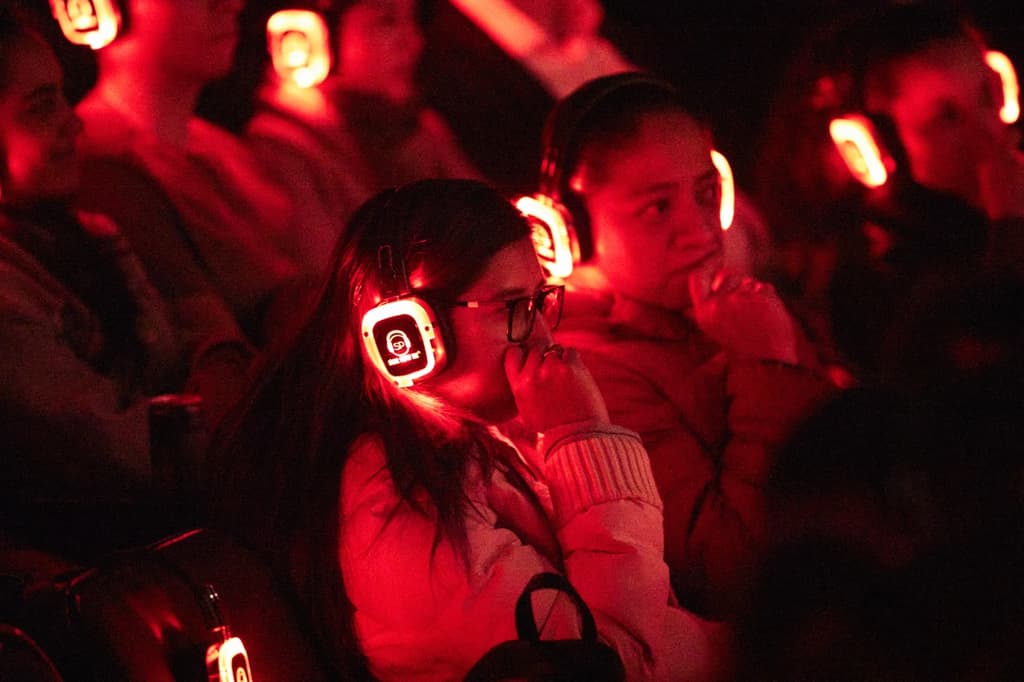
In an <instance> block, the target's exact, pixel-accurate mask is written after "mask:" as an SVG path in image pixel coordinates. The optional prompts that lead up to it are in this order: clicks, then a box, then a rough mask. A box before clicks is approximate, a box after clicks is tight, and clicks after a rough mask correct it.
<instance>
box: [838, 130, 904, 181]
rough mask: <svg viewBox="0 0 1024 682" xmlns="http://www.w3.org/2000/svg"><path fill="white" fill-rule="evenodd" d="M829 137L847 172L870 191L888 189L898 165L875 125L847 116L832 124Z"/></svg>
mask: <svg viewBox="0 0 1024 682" xmlns="http://www.w3.org/2000/svg"><path fill="white" fill-rule="evenodd" d="M829 135H830V136H831V137H832V142H833V144H834V145H835V148H836V151H837V152H839V156H840V157H841V158H842V159H843V162H844V163H845V164H846V167H847V169H849V171H850V173H851V174H852V175H853V177H854V178H856V179H857V180H858V181H859V182H860V183H861V184H863V185H864V186H865V187H867V188H869V189H875V188H878V187H881V186H883V185H885V184H886V183H887V182H888V181H889V176H890V174H891V173H892V172H893V171H894V170H896V162H895V160H894V159H893V157H892V155H891V154H890V152H889V150H888V147H887V146H886V145H885V143H884V142H883V138H882V136H881V135H880V134H879V130H878V128H877V127H876V126H875V123H874V121H873V120H872V119H871V118H870V117H868V116H865V115H863V114H857V113H853V114H847V115H845V116H839V117H836V118H833V119H832V120H831V121H830V122H829Z"/></svg>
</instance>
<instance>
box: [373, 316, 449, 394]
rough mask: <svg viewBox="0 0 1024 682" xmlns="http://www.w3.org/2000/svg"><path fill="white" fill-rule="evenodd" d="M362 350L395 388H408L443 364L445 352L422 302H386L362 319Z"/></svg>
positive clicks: (436, 370) (432, 373)
mask: <svg viewBox="0 0 1024 682" xmlns="http://www.w3.org/2000/svg"><path fill="white" fill-rule="evenodd" d="M362 335H363V347H364V349H365V350H366V355H367V356H368V357H369V359H370V362H371V363H373V366H374V367H376V368H377V370H378V371H379V372H380V373H381V374H382V375H384V377H386V378H387V379H389V380H390V381H392V382H393V383H394V384H395V385H396V386H399V387H403V388H408V387H409V386H412V385H413V384H414V383H415V382H417V381H423V380H424V379H426V378H428V377H431V376H433V375H434V374H436V373H437V372H439V371H440V370H441V369H442V368H443V367H444V364H445V357H446V353H445V348H444V343H443V341H442V339H441V336H440V333H439V332H438V330H437V324H436V322H435V317H434V314H433V311H432V310H431V309H430V307H429V306H428V305H427V304H426V303H425V302H424V301H422V300H421V299H419V298H416V297H412V296H410V297H405V298H398V299H393V300H390V301H385V302H383V303H381V304H380V305H378V306H376V307H375V308H372V309H370V310H369V311H368V312H367V313H366V314H365V315H364V316H363V324H362Z"/></svg>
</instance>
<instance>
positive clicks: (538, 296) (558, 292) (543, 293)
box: [448, 284, 565, 343]
mask: <svg viewBox="0 0 1024 682" xmlns="http://www.w3.org/2000/svg"><path fill="white" fill-rule="evenodd" d="M552 293H554V294H555V299H554V300H555V305H556V306H557V309H558V314H557V315H556V316H555V319H554V322H549V324H550V325H551V329H552V330H554V329H557V328H558V325H559V323H560V322H561V321H562V308H563V307H564V305H565V285H564V284H545V285H544V286H542V287H540V288H538V289H537V291H535V292H534V293H533V294H531V295H530V296H518V297H516V298H509V299H505V300H502V301H448V304H449V305H454V306H459V307H462V308H471V309H477V308H485V307H486V308H492V307H502V306H503V307H505V308H507V309H508V326H507V327H506V328H505V336H506V338H507V339H508V340H509V343H522V342H523V341H526V339H528V338H530V334H532V333H533V324H534V322H536V321H537V314H538V313H539V312H540V311H541V310H542V309H543V307H544V301H545V300H546V299H547V298H548V296H550V295H551V294H552ZM524 302H527V303H530V304H531V305H530V307H529V308H527V313H528V314H529V316H530V317H529V319H528V322H527V324H526V332H525V333H524V334H523V335H522V338H513V336H512V324H513V321H514V319H515V318H514V316H515V310H516V306H519V305H522V304H523V303H524Z"/></svg>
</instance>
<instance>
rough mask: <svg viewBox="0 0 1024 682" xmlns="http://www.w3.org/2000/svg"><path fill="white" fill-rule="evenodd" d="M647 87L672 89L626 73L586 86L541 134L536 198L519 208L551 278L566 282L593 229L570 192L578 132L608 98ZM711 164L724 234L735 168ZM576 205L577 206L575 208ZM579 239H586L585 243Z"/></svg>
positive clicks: (715, 156) (716, 156) (717, 160)
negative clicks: (570, 170) (719, 190)
mask: <svg viewBox="0 0 1024 682" xmlns="http://www.w3.org/2000/svg"><path fill="white" fill-rule="evenodd" d="M632 87H649V88H655V89H657V90H660V91H662V92H665V93H667V94H670V95H675V94H676V90H675V88H674V87H672V85H670V84H669V83H666V82H665V81H662V80H659V79H657V78H655V77H653V76H650V75H647V74H644V73H638V72H630V73H622V74H617V75H613V76H605V77H602V78H598V79H596V80H593V81H591V82H590V83H588V84H585V85H583V86H582V87H581V88H580V89H578V90H577V91H576V92H574V93H573V94H571V95H569V97H567V98H566V99H564V100H562V101H561V102H560V103H559V104H558V105H557V106H556V107H555V108H554V110H553V111H552V112H551V114H550V115H549V116H548V120H547V123H546V124H545V126H544V134H543V149H544V151H543V156H542V159H541V166H540V183H539V185H540V186H539V191H538V193H537V194H535V195H533V196H523V197H519V198H518V199H517V200H516V201H515V205H516V207H517V208H518V209H519V210H520V211H521V212H522V213H523V214H524V215H526V217H527V218H528V219H529V220H530V224H531V225H532V227H533V232H532V236H533V243H534V248H535V250H536V251H537V258H538V259H539V260H540V262H541V265H542V266H544V269H545V270H546V271H547V272H548V274H549V275H551V276H552V277H568V276H569V275H570V274H571V273H572V271H573V267H574V266H575V265H576V264H578V263H580V262H582V261H584V260H587V259H588V258H589V257H590V255H591V254H590V253H589V250H590V248H591V245H590V242H589V225H588V223H587V216H586V212H585V210H584V209H583V207H582V206H580V205H578V204H579V201H578V200H577V199H575V197H573V196H572V195H571V192H570V191H569V187H568V182H569V178H567V177H565V173H566V166H567V165H568V164H571V163H573V162H574V159H573V158H572V157H574V156H575V155H576V153H577V152H578V150H577V149H576V148H575V147H576V144H577V141H576V140H575V135H574V133H575V131H576V129H578V128H579V127H580V125H581V124H582V123H583V122H584V120H585V119H586V118H587V117H588V116H589V115H590V114H591V113H593V112H594V111H595V110H596V109H597V107H599V106H600V105H601V104H602V103H603V102H604V101H605V100H606V99H607V98H608V97H609V96H610V95H612V94H613V93H617V92H618V91H620V90H622V89H625V88H632ZM711 160H712V163H713V164H714V166H715V169H716V170H717V171H718V174H719V177H720V178H721V185H722V200H721V206H720V210H719V216H720V219H721V224H722V229H723V230H727V229H729V226H730V225H731V224H732V219H733V215H734V211H735V208H734V207H735V188H734V184H733V176H732V169H731V168H730V166H729V162H728V161H727V160H726V158H725V156H724V155H722V154H721V153H719V152H717V151H715V150H712V152H711ZM574 201H575V204H576V205H573V202H574ZM581 238H583V239H586V241H585V242H584V243H582V244H581Z"/></svg>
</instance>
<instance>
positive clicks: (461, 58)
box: [21, 0, 1024, 191]
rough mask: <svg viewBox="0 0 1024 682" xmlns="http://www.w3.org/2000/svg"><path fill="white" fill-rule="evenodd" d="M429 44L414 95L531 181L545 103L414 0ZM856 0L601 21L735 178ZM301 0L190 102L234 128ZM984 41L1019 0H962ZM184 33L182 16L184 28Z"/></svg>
mask: <svg viewBox="0 0 1024 682" xmlns="http://www.w3.org/2000/svg"><path fill="white" fill-rule="evenodd" d="M422 1H423V2H424V15H425V18H426V28H425V33H426V37H427V48H426V50H425V53H424V56H423V63H422V73H421V86H422V93H423V97H424V99H425V100H426V101H427V102H428V103H429V104H431V105H432V106H434V107H435V108H436V109H438V110H439V111H440V112H441V113H442V114H444V115H445V117H446V118H447V119H448V121H449V123H450V124H451V126H452V128H453V129H454V130H455V133H456V134H457V136H458V137H459V139H460V141H461V142H462V144H463V146H464V147H465V149H466V151H467V152H468V153H469V155H470V156H471V157H472V158H473V160H474V161H476V163H477V165H478V166H479V167H480V168H481V169H482V170H483V171H484V172H485V174H487V175H488V176H490V177H491V178H492V179H493V180H495V181H496V182H497V183H498V184H499V185H502V186H504V187H506V188H508V189H515V190H520V191H525V190H527V189H530V185H532V183H533V181H534V178H535V175H536V171H535V168H536V165H537V160H538V158H539V155H540V152H539V139H540V130H541V126H542V124H543V119H544V116H545V114H546V113H547V111H548V109H549V108H550V107H551V105H552V104H553V102H552V101H551V99H550V98H549V97H548V96H547V95H546V94H545V93H544V91H543V90H542V89H541V88H540V86H539V85H537V84H536V83H535V82H534V81H533V80H532V79H531V78H530V77H529V76H528V75H527V74H526V73H525V72H523V71H522V70H521V69H518V68H517V67H516V65H515V64H514V63H512V62H511V61H510V60H508V59H507V58H505V57H504V56H503V55H502V54H501V53H500V51H499V50H498V49H497V48H496V47H494V46H493V45H491V44H490V43H489V41H488V40H487V39H486V37H485V36H483V34H481V33H480V32H479V31H477V30H476V29H475V28H474V27H473V26H472V25H471V24H470V23H469V22H468V21H467V20H465V19H464V18H463V17H462V16H461V15H460V14H459V13H458V12H457V11H456V10H455V9H453V8H452V7H451V6H450V5H449V4H448V3H447V2H444V1H443V0H422ZM863 2H864V0H775V1H772V0H748V1H739V0H711V1H709V2H689V1H688V0H679V1H678V2H650V1H648V2H645V1H643V0H639V1H630V0H604V3H603V4H604V7H605V12H606V20H605V24H604V27H603V32H604V33H605V35H607V36H608V37H609V38H610V39H611V40H612V41H613V42H614V43H615V44H616V45H617V46H618V47H619V49H620V50H621V51H622V52H623V53H624V54H625V55H626V56H627V57H628V58H630V59H631V60H632V61H633V62H634V63H636V64H638V65H639V66H642V67H645V68H647V69H649V70H651V71H653V72H655V73H657V74H659V75H661V76H663V77H665V78H666V79H668V80H671V81H672V82H674V83H676V84H677V85H678V86H680V87H683V88H687V89H689V90H691V91H694V92H698V93H700V94H701V96H702V97H703V98H704V101H705V102H706V105H707V109H708V111H709V112H710V114H711V119H712V121H713V124H714V127H715V135H716V144H717V146H718V147H719V148H720V149H721V150H722V151H724V152H725V154H726V155H727V156H728V157H729V158H730V160H731V161H732V163H733V166H734V170H735V172H736V175H737V179H738V182H739V183H740V184H741V185H742V184H744V183H747V182H749V180H750V178H751V176H752V165H753V163H754V159H755V154H756V149H757V143H758V138H759V134H760V131H761V128H762V126H763V123H764V120H765V117H766V116H767V115H768V112H769V106H770V101H771V95H772V93H773V92H774V90H775V88H776V86H777V84H778V82H779V79H780V77H781V75H782V72H783V68H784V66H785V64H786V63H787V61H788V60H789V59H790V57H791V55H792V53H793V51H794V49H795V48H796V46H797V45H798V44H799V41H800V38H801V36H802V35H804V34H805V33H806V32H807V31H808V30H810V28H811V27H812V26H814V25H815V24H816V23H818V22H820V21H822V20H827V19H828V18H830V17H832V16H834V15H836V14H838V13H840V12H842V11H843V10H845V9H848V8H851V7H856V6H859V5H860V4H863ZM21 4H23V5H25V6H27V7H29V8H30V9H31V10H33V11H34V12H38V14H39V16H40V17H41V18H42V19H43V28H44V29H45V30H46V31H47V33H48V37H51V38H52V39H53V43H54V45H55V46H56V47H57V49H58V55H59V56H60V58H61V61H62V63H63V64H64V66H65V71H66V74H67V82H68V94H69V96H70V97H71V99H72V100H74V101H77V99H79V98H80V97H81V96H82V95H83V94H84V93H85V92H86V91H87V90H88V89H89V88H90V87H91V86H92V84H93V82H94V81H95V62H94V57H93V55H92V54H91V53H90V51H89V50H88V49H86V48H79V47H75V46H71V45H69V44H67V43H65V42H64V41H63V40H62V39H60V36H59V32H58V31H57V28H56V22H54V21H52V20H49V8H48V4H47V0H21ZM286 4H292V5H301V3H286V2H284V0H250V1H249V2H248V3H247V4H246V8H245V10H244V11H243V13H242V17H241V22H242V39H241V42H240V45H239V53H238V56H237V59H236V67H235V69H234V72H233V73H232V74H231V75H230V76H229V77H228V78H226V79H224V81H222V82H218V83H214V84H211V86H210V87H208V88H207V90H206V91H205V92H204V95H203V98H202V100H201V102H200V107H199V111H200V113H201V114H202V115H203V116H205V117H207V118H210V119H212V120H214V121H215V122H217V123H220V124H222V125H224V126H225V127H228V128H231V129H233V130H236V131H238V130H241V129H242V127H243V126H244V124H245V121H246V120H247V118H248V116H249V114H250V113H251V102H250V97H251V93H252V90H253V88H254V87H255V84H256V83H257V82H258V80H259V77H260V74H261V73H262V72H263V68H264V67H265V63H266V55H265V48H264V33H263V21H265V18H266V16H267V15H268V14H269V13H270V12H271V11H272V10H273V9H276V8H277V7H280V6H282V5H286ZM961 4H963V5H964V6H965V8H966V9H967V10H968V11H969V12H970V13H971V14H972V15H973V16H974V18H975V20H976V22H977V23H978V25H979V26H980V27H981V28H982V30H983V31H984V32H985V33H986V35H987V36H988V38H989V40H990V43H991V44H992V46H993V47H996V48H997V49H1001V50H1002V51H1004V52H1006V53H1007V54H1008V55H1009V56H1010V57H1011V59H1013V60H1014V62H1015V64H1017V65H1018V68H1021V65H1024V10H1022V9H1021V5H1020V4H1019V3H1008V2H984V1H983V0H973V1H967V2H963V3H961ZM183 36H184V37H185V39H187V27H183Z"/></svg>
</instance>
